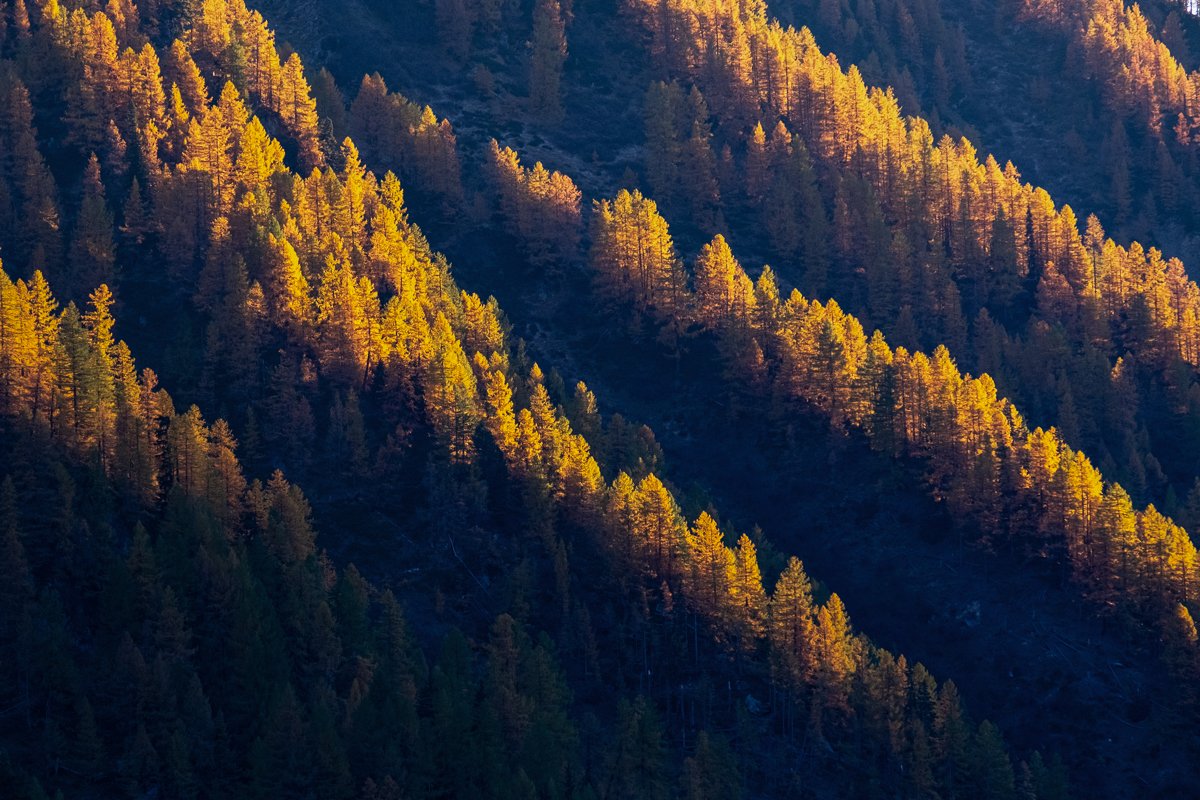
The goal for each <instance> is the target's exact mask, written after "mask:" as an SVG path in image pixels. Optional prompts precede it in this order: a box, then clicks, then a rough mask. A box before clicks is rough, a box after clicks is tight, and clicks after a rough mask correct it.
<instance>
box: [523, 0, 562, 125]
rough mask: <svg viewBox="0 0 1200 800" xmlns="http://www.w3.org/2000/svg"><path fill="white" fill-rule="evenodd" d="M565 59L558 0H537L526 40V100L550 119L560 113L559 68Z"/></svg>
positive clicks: (560, 79)
mask: <svg viewBox="0 0 1200 800" xmlns="http://www.w3.org/2000/svg"><path fill="white" fill-rule="evenodd" d="M566 59H567V35H566V25H565V23H564V21H563V13H562V8H561V7H560V6H559V3H558V0H537V2H536V3H535V4H534V7H533V32H532V33H531V35H530V40H529V103H530V106H531V107H532V108H533V111H534V112H535V113H537V114H539V115H540V116H542V117H543V118H545V119H547V120H550V121H557V120H558V119H559V118H560V117H561V116H562V113H563V112H562V97H561V94H562V90H561V84H562V70H563V63H564V62H565V61H566Z"/></svg>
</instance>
